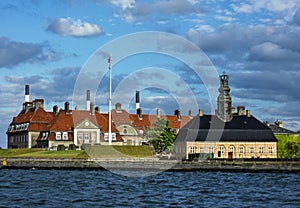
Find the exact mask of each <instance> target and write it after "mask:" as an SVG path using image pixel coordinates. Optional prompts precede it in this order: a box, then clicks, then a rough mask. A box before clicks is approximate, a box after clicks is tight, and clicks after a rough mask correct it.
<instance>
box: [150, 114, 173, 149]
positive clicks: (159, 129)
mask: <svg viewBox="0 0 300 208" xmlns="http://www.w3.org/2000/svg"><path fill="white" fill-rule="evenodd" d="M146 136H147V138H148V140H149V141H150V143H151V144H152V145H153V147H154V149H155V152H157V153H162V152H163V151H165V150H169V151H173V145H174V141H175V134H174V131H173V130H172V129H171V127H170V122H169V121H167V120H165V119H163V118H159V119H158V120H157V121H156V122H155V123H153V127H152V128H147V132H146Z"/></svg>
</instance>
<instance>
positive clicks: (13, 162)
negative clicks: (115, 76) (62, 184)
mask: <svg viewBox="0 0 300 208" xmlns="http://www.w3.org/2000/svg"><path fill="white" fill-rule="evenodd" d="M4 160H5V161H4ZM4 160H3V158H2V163H1V166H0V169H77V170H81V169H82V170H84V169H86V170H105V169H106V170H128V171H130V170H132V171H133V170H141V171H224V172H225V171H227V172H287V173H292V172H293V173H300V161H235V160H233V161H228V160H204V161H178V160H158V159H156V158H87V159H80V158H78V159H69V158H68V159H48V158H13V157H11V158H5V159H4Z"/></svg>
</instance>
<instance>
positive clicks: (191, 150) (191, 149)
mask: <svg viewBox="0 0 300 208" xmlns="http://www.w3.org/2000/svg"><path fill="white" fill-rule="evenodd" d="M190 153H191V154H194V153H195V147H194V146H191V147H190Z"/></svg>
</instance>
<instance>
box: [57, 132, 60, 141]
mask: <svg viewBox="0 0 300 208" xmlns="http://www.w3.org/2000/svg"><path fill="white" fill-rule="evenodd" d="M56 140H61V133H60V132H56Z"/></svg>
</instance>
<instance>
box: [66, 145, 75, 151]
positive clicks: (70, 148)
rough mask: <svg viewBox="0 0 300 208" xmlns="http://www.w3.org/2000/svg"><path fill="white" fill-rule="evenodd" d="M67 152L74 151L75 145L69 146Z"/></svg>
mask: <svg viewBox="0 0 300 208" xmlns="http://www.w3.org/2000/svg"><path fill="white" fill-rule="evenodd" d="M68 150H76V145H75V144H70V145H69V148H68Z"/></svg>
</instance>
